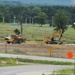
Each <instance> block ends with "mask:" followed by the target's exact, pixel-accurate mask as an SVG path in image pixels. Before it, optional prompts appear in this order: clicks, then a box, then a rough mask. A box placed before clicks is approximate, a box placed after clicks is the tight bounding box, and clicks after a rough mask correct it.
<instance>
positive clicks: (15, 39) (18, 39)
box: [5, 35, 26, 44]
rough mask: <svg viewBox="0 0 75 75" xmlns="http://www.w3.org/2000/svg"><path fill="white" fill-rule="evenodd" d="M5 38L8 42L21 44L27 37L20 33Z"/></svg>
mask: <svg viewBox="0 0 75 75" xmlns="http://www.w3.org/2000/svg"><path fill="white" fill-rule="evenodd" d="M5 40H6V42H7V43H8V44H10V43H12V44H21V43H23V42H25V41H26V38H24V37H22V36H20V35H9V36H7V37H5Z"/></svg>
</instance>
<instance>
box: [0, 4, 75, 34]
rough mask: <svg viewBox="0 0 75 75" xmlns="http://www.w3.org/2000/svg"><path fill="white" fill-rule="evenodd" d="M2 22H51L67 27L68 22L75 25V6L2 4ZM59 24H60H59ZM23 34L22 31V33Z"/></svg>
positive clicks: (0, 17)
mask: <svg viewBox="0 0 75 75" xmlns="http://www.w3.org/2000/svg"><path fill="white" fill-rule="evenodd" d="M0 22H3V23H5V22H7V23H12V22H17V23H18V22H19V23H20V25H21V32H22V29H23V27H22V23H34V24H35V23H38V24H40V26H42V25H43V24H50V25H51V26H56V29H57V30H58V29H59V28H61V29H63V32H64V31H65V30H64V29H67V27H66V24H68V25H73V27H75V7H72V6H22V5H21V6H18V5H14V6H13V5H11V6H10V5H8V6H6V5H0ZM57 25H58V26H57ZM21 34H22V33H21Z"/></svg>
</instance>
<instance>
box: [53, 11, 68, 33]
mask: <svg viewBox="0 0 75 75" xmlns="http://www.w3.org/2000/svg"><path fill="white" fill-rule="evenodd" d="M68 23H69V18H68V15H67V12H66V11H65V10H58V11H57V12H56V14H55V16H54V17H53V25H54V26H55V30H59V29H60V28H61V29H62V31H63V33H64V32H65V30H66V29H67V25H68Z"/></svg>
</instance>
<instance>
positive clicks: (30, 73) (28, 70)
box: [0, 54, 74, 75]
mask: <svg viewBox="0 0 75 75" xmlns="http://www.w3.org/2000/svg"><path fill="white" fill-rule="evenodd" d="M0 57H13V58H17V57H18V58H23V59H34V60H49V61H50V60H52V61H63V62H66V61H67V62H74V60H72V59H62V58H50V57H41V56H29V55H15V54H0ZM63 68H73V66H62V65H26V66H12V67H0V75H42V74H43V73H44V74H46V75H48V74H50V73H51V72H52V71H54V70H58V69H63Z"/></svg>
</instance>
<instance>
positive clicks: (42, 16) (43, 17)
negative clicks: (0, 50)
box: [34, 12, 48, 27]
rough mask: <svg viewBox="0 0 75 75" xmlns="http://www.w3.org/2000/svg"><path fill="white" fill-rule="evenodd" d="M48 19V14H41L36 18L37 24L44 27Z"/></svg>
mask: <svg viewBox="0 0 75 75" xmlns="http://www.w3.org/2000/svg"><path fill="white" fill-rule="evenodd" d="M47 17H48V16H47V15H46V13H44V12H40V13H39V14H38V16H35V17H34V18H35V22H36V23H38V24H41V27H42V25H43V24H45V23H46V19H47Z"/></svg>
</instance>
